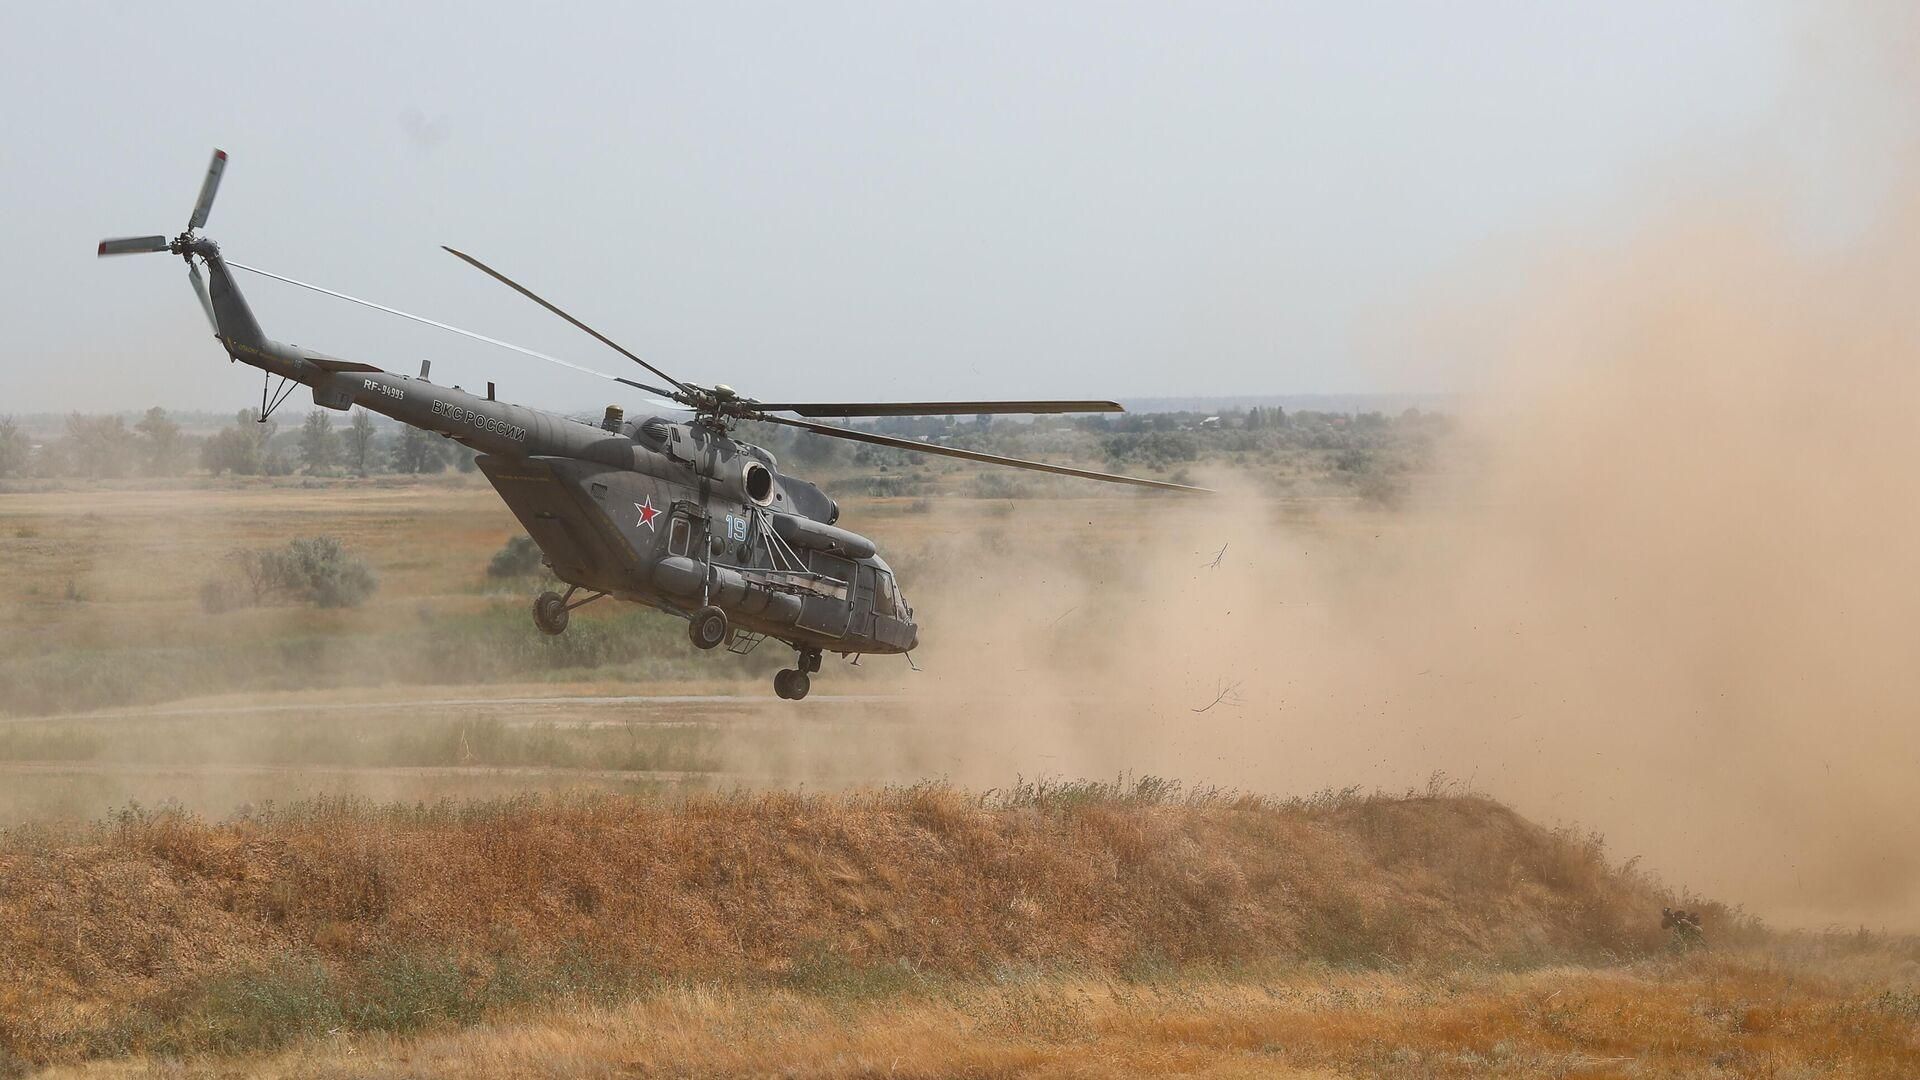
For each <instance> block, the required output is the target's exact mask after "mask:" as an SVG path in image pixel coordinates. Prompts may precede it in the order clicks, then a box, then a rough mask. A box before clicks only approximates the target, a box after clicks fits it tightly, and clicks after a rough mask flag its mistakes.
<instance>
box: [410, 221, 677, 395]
mask: <svg viewBox="0 0 1920 1080" xmlns="http://www.w3.org/2000/svg"><path fill="white" fill-rule="evenodd" d="M440 247H441V250H443V251H445V252H446V253H447V254H449V255H452V256H454V257H456V258H458V259H460V260H461V261H462V262H465V263H467V264H468V265H469V266H472V267H473V268H474V269H476V270H479V271H480V272H481V273H484V274H486V275H487V276H488V277H491V278H493V279H494V280H495V281H498V282H500V283H501V284H502V285H505V286H507V287H508V288H510V289H512V290H513V291H514V292H517V293H519V294H520V295H521V296H524V297H526V298H527V299H529V300H531V301H533V302H534V303H536V304H539V305H540V306H541V307H543V308H546V309H547V310H548V311H551V312H553V313H554V314H555V315H558V316H560V317H561V318H563V319H565V320H567V321H568V322H570V323H572V324H573V325H575V326H577V327H579V328H580V329H582V330H585V331H586V332H587V333H588V334H589V335H591V336H592V337H593V339H594V340H595V341H598V342H599V343H600V344H602V345H605V346H606V347H607V348H609V349H612V350H613V351H614V352H617V353H619V354H620V355H621V356H624V357H626V358H627V359H629V360H631V361H633V362H634V363H636V364H639V365H640V366H641V367H643V368H646V369H647V370H648V371H651V372H653V373H654V374H655V375H658V376H660V377H661V378H663V379H665V380H667V381H668V382H670V383H672V384H673V385H674V388H675V389H677V390H679V391H680V393H681V394H684V395H687V396H688V397H691V396H692V393H693V392H692V390H691V389H689V388H688V386H687V384H686V383H683V382H681V381H680V380H679V379H676V378H674V377H673V376H671V375H669V374H667V373H666V372H664V371H661V370H660V369H659V368H657V367H654V366H653V365H652V364H649V363H647V362H646V361H645V360H642V359H640V358H639V357H637V356H635V355H633V354H632V353H630V352H628V351H627V350H625V349H623V348H621V347H620V346H619V345H618V344H616V343H615V342H614V340H613V339H612V338H610V337H608V336H606V335H605V334H602V333H601V332H600V331H598V330H595V329H594V328H593V327H591V326H588V325H587V324H586V323H583V322H581V321H580V320H579V319H576V318H574V317H573V316H571V315H569V314H567V313H566V312H564V311H561V310H560V309H559V308H557V307H555V306H553V305H552V304H550V303H548V302H547V301H546V300H544V299H542V298H541V297H540V296H539V295H538V294H536V293H535V292H534V291H533V290H532V289H529V288H527V287H526V286H525V285H522V284H520V283H519V282H517V281H515V280H513V279H512V278H510V277H508V276H507V275H505V274H503V273H501V272H500V271H498V270H495V269H494V268H493V267H491V266H488V265H487V264H486V263H483V262H481V261H480V260H479V259H476V258H474V257H473V256H471V255H469V254H467V253H466V252H464V251H455V250H454V249H453V248H450V247H447V246H446V245H445V244H442V245H440ZM659 392H660V393H662V394H667V396H668V397H672V396H674V395H672V394H670V393H667V391H665V390H662V391H659Z"/></svg>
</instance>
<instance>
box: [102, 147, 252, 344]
mask: <svg viewBox="0 0 1920 1080" xmlns="http://www.w3.org/2000/svg"><path fill="white" fill-rule="evenodd" d="M226 171H227V152H226V151H225V150H215V151H214V152H213V159H212V160H211V161H209V162H208V163H207V176H206V179H204V180H202V181H201V182H200V197H199V198H197V199H195V200H194V203H193V213H192V215H190V216H189V217H188V218H187V228H186V231H185V232H182V233H181V234H180V235H179V236H176V237H173V238H172V239H171V240H169V239H168V238H167V237H165V236H123V237H118V238H116V239H112V240H102V241H100V247H99V250H98V251H97V252H96V253H95V254H96V257H100V258H104V257H106V256H108V255H143V254H151V253H153V252H160V251H166V252H171V253H173V254H175V255H178V256H180V257H181V258H183V259H185V260H186V261H187V277H188V279H189V280H190V281H191V282H192V283H193V294H194V296H196V297H198V298H199V300H200V308H201V310H202V311H205V312H206V313H207V322H208V323H209V324H210V325H211V326H212V327H213V332H214V334H215V336H218V335H219V333H220V323H219V321H218V320H217V319H215V318H214V315H213V298H212V296H210V295H209V294H208V292H207V281H206V278H205V277H203V276H202V275H201V273H200V267H199V266H198V265H196V264H195V263H194V261H193V257H194V255H195V254H200V255H201V256H202V257H203V258H204V257H205V252H204V251H201V250H200V249H199V248H197V247H196V244H199V245H203V246H204V247H205V250H206V251H211V250H214V249H213V248H212V246H211V245H212V241H210V240H209V241H201V240H200V238H199V237H197V236H195V235H194V233H195V231H196V230H198V229H200V228H201V227H202V226H204V225H206V223H207V215H208V214H209V213H211V212H212V210H213V198H214V196H215V195H217V194H219V192H220V177H221V176H222V175H223V174H225V173H226Z"/></svg>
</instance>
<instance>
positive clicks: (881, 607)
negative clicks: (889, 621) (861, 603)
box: [873, 570, 900, 616]
mask: <svg viewBox="0 0 1920 1080" xmlns="http://www.w3.org/2000/svg"><path fill="white" fill-rule="evenodd" d="M875 576H876V577H877V578H878V583H877V587H876V588H875V589H874V591H873V610H875V611H877V612H879V613H880V614H882V615H892V616H898V615H899V613H900V598H899V594H898V593H896V592H894V589H893V575H892V574H889V573H887V572H886V571H885V570H881V571H879V572H878V573H877V574H876V575H875Z"/></svg>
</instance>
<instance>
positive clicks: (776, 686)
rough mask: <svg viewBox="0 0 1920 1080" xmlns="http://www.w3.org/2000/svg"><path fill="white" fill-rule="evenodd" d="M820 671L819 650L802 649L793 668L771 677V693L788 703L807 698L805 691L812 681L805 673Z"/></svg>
mask: <svg viewBox="0 0 1920 1080" xmlns="http://www.w3.org/2000/svg"><path fill="white" fill-rule="evenodd" d="M819 670H820V650H819V649H802V650H800V658H799V659H798V660H797V661H795V666H793V667H790V668H785V669H783V670H781V671H780V672H779V674H777V675H775V676H774V677H773V692H774V693H776V694H778V695H780V696H781V697H782V698H785V699H786V700H788V701H799V700H800V699H801V698H803V697H806V696H807V689H808V687H809V686H810V684H811V683H812V682H813V680H811V679H809V678H807V673H808V672H812V671H819Z"/></svg>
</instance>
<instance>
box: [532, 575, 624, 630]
mask: <svg viewBox="0 0 1920 1080" xmlns="http://www.w3.org/2000/svg"><path fill="white" fill-rule="evenodd" d="M579 591H580V587H579V586H578V585H575V586H572V587H570V588H568V589H567V595H565V596H561V595H560V594H559V593H557V592H543V593H541V594H540V595H539V596H536V597H534V598H533V625H535V626H537V627H539V628H540V632H541V633H543V634H563V633H565V632H566V630H567V622H568V612H571V611H572V610H573V609H574V608H577V607H584V606H586V605H588V604H591V603H593V602H594V601H595V600H598V599H600V598H601V597H603V596H605V595H607V594H606V593H603V592H597V593H594V594H593V595H592V596H589V597H587V598H586V599H585V600H580V601H575V600H574V598H573V594H574V593H577V592H579Z"/></svg>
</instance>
